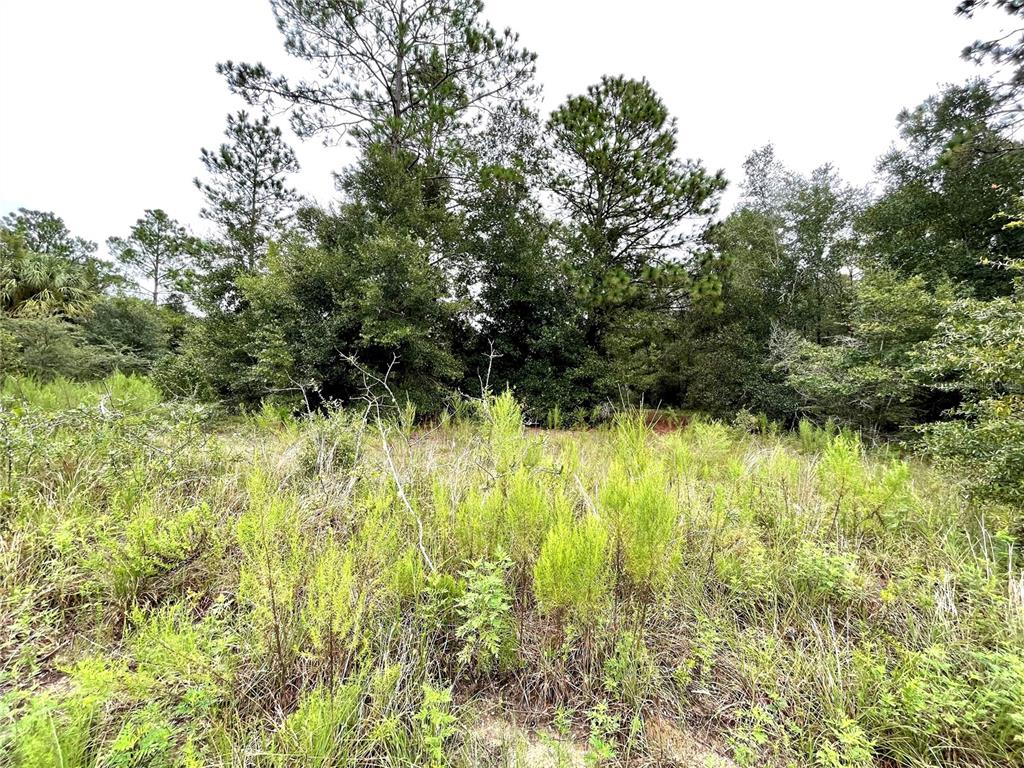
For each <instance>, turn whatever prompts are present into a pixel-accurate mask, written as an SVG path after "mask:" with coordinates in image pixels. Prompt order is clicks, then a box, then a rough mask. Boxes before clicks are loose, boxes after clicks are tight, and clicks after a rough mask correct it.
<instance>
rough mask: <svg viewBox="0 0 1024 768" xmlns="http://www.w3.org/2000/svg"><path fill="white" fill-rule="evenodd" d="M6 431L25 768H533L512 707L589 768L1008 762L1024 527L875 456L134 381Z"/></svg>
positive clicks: (15, 756) (49, 394) (19, 397)
mask: <svg viewBox="0 0 1024 768" xmlns="http://www.w3.org/2000/svg"><path fill="white" fill-rule="evenodd" d="M0 408H2V410H0V419H2V428H3V432H2V435H3V441H4V442H3V449H4V453H3V456H4V459H3V461H4V464H3V466H2V467H0V468H2V469H3V470H4V478H5V480H4V484H3V487H2V489H0V510H2V516H0V616H3V617H4V618H3V621H2V622H0V663H2V667H0V668H2V672H0V675H2V676H0V690H4V691H6V693H4V694H3V696H2V699H0V702H2V703H0V754H2V755H4V757H5V760H7V761H8V763H9V764H11V765H13V766H16V767H17V768H22V767H28V766H32V767H33V768H34V767H35V766H51V765H61V766H69V767H78V766H81V767H83V768H86V767H87V768H100V767H101V766H104V767H105V766H182V767H183V768H184V767H186V766H187V767H188V768H192V767H193V766H242V765H254V766H333V765H350V764H353V765H354V764H360V765H362V764H366V765H381V766H394V765H427V766H438V767H440V766H453V765H469V764H481V763H483V764H494V765H511V764H515V763H516V761H517V759H519V758H520V757H521V758H522V760H521V761H520V764H527V763H528V762H529V759H528V758H527V757H525V756H524V755H526V754H532V753H530V752H529V750H527V751H526V753H524V752H523V750H522V749H521V748H517V749H511V747H510V748H509V749H508V750H503V749H501V748H498V747H494V748H493V749H492V748H490V747H487V746H486V745H485V744H484V742H483V741H481V739H483V737H482V736H481V735H480V734H481V733H482V732H483V731H482V730H481V728H482V726H480V725H479V721H482V718H483V714H484V713H485V712H493V711H495V710H497V711H502V712H508V711H515V712H518V713H520V716H519V717H520V719H521V720H522V721H523V722H524V723H525V724H526V725H528V726H529V727H530V728H532V729H534V730H535V731H536V732H537V734H538V736H537V738H536V739H535V742H536V743H541V742H543V739H542V738H541V737H540V735H539V734H540V733H542V732H544V731H545V729H549V730H550V729H553V731H554V732H555V733H557V734H560V735H558V736H557V739H560V740H561V741H559V742H558V744H559V746H558V748H557V749H556V750H554V751H553V753H552V754H556V755H563V754H565V753H566V743H567V740H572V741H575V742H576V745H577V747H578V749H579V751H580V753H585V754H586V755H587V760H589V761H590V762H591V763H594V764H616V763H622V764H631V763H634V762H643V761H645V760H653V759H654V758H655V757H656V754H655V753H656V749H655V747H656V745H660V744H662V743H663V742H664V734H665V728H666V727H671V728H674V729H676V730H677V731H678V732H679V734H682V735H685V734H686V733H700V734H704V737H703V738H705V739H706V740H710V742H711V744H710V747H711V748H712V749H713V750H716V751H717V752H719V753H720V754H722V755H723V756H727V757H728V758H730V759H731V760H733V761H734V762H735V763H738V764H740V765H749V766H753V765H779V766H784V765H818V766H869V765H893V764H899V765H911V766H926V765H936V764H941V765H956V766H1007V765H1010V766H1013V765H1024V758H1022V755H1024V654H1022V652H1021V647H1022V643H1024V607H1022V606H1024V599H1022V597H1021V595H1022V587H1021V584H1022V583H1024V582H1022V579H1024V575H1022V570H1021V556H1020V553H1019V548H1020V546H1021V543H1022V542H1021V541H1020V540H1019V536H1020V532H1021V531H1022V530H1024V527H1022V526H1021V524H1020V511H1019V510H1014V509H1010V508H1007V507H1000V506H997V505H992V504H986V505H982V504H980V503H978V502H971V501H968V497H967V496H965V495H964V494H962V493H961V492H960V491H959V489H958V487H957V484H956V482H955V479H954V478H948V477H943V476H941V475H938V474H936V473H935V472H934V471H933V470H931V469H930V468H929V467H927V466H925V465H923V464H921V463H919V462H917V461H915V460H912V459H906V460H905V459H900V458H896V457H894V456H893V455H890V454H888V453H879V452H876V451H873V450H871V449H868V448H866V447H865V446H864V445H862V444H861V442H860V441H859V440H858V438H857V436H856V435H852V434H849V433H840V432H837V431H836V430H832V429H826V430H818V429H816V428H814V427H813V426H811V425H809V424H807V425H803V426H801V427H800V429H799V430H798V431H797V432H796V433H794V434H787V433H784V432H782V431H781V430H778V429H764V428H758V429H756V430H754V432H755V433H754V434H752V433H751V431H750V430H749V429H748V428H744V427H743V426H742V425H740V426H738V427H735V428H733V427H727V426H724V425H721V424H718V423H715V422H701V421H693V422H691V424H690V426H689V427H687V428H686V429H682V430H679V431H675V432H669V433H667V434H653V433H652V432H651V430H650V429H649V428H648V427H647V426H646V423H645V420H644V418H643V416H642V414H629V413H625V414H622V415H621V416H620V417H619V418H618V419H617V420H616V423H615V425H614V426H613V427H612V428H610V429H602V430H593V431H588V432H564V431H558V432H548V433H538V432H528V431H527V430H525V429H524V427H523V423H522V412H521V410H520V409H519V407H518V405H517V404H516V403H515V400H514V399H513V398H512V396H511V395H510V394H508V393H505V394H503V395H501V396H499V397H496V398H491V399H488V400H487V401H485V402H484V403H483V405H482V407H480V408H478V409H477V410H478V414H477V417H476V418H475V420H474V419H471V418H470V417H469V416H468V415H465V414H464V415H463V416H461V417H460V418H458V419H449V420H448V421H446V422H445V423H444V424H442V425H439V426H434V427H431V428H429V429H419V428H415V427H413V426H412V424H411V417H412V415H411V414H406V416H405V418H404V420H401V421H400V422H396V423H395V424H389V425H385V426H384V427H383V428H381V429H376V428H373V429H367V425H366V424H365V423H364V422H363V420H362V417H361V416H360V415H359V414H349V413H346V412H344V411H335V412H331V413H327V414H322V415H315V416H310V417H303V418H295V417H293V416H292V415H291V414H288V413H285V412H282V411H280V410H279V409H273V408H270V407H269V406H268V407H267V408H264V409H263V410H262V411H260V412H258V413H256V414H252V415H250V416H248V417H246V418H245V419H244V421H242V422H240V423H238V424H236V425H235V428H234V429H223V428H218V429H217V430H213V429H211V428H210V426H209V424H208V422H207V421H206V417H205V414H203V413H202V412H198V411H196V410H195V409H194V408H192V407H191V406H187V405H185V404H178V403H161V402H160V401H159V398H158V396H157V395H156V393H155V391H154V390H153V389H152V388H151V387H150V386H149V385H148V384H147V383H146V382H145V381H144V380H140V379H132V378H128V377H120V376H119V377H114V378H112V379H111V380H109V381H106V382H103V383H99V384H95V385H89V386H81V385H73V384H70V383H68V382H61V381H57V382H51V383H48V384H45V385H41V384H38V383H36V382H32V381H28V380H20V379H10V378H9V379H7V380H6V381H5V382H4V383H3V387H2V396H0ZM382 440H386V441H388V442H387V445H386V446H385V444H384V443H383V442H382ZM666 724H668V725H666ZM530 738H532V737H530ZM545 738H550V737H545ZM680 738H683V736H680ZM574 748H575V747H574ZM660 748H661V747H658V749H660ZM509 750H511V751H509ZM517 754H518V755H519V757H517Z"/></svg>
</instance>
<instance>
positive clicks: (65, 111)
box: [0, 0, 1005, 243]
mask: <svg viewBox="0 0 1024 768" xmlns="http://www.w3.org/2000/svg"><path fill="white" fill-rule="evenodd" d="M486 4H487V11H486V15H487V16H488V18H489V19H490V20H491V21H492V23H493V24H494V25H495V26H496V27H499V28H502V27H505V26H511V27H512V28H513V29H516V30H518V31H519V32H520V33H521V35H522V41H523V42H524V44H525V45H527V46H528V47H529V48H531V49H532V50H534V51H536V52H537V53H538V54H539V60H538V78H539V80H540V82H541V83H543V85H544V106H545V110H546V111H550V109H551V108H553V107H555V106H557V104H558V103H560V102H561V101H562V100H563V99H564V97H565V96H566V95H568V94H570V93H579V92H581V91H582V90H584V89H585V88H586V86H587V85H589V84H591V83H593V82H595V81H596V80H597V79H598V78H599V77H600V76H601V75H602V74H605V73H607V74H626V75H628V76H633V77H640V76H646V77H647V78H648V79H649V80H650V81H651V83H652V84H653V85H654V87H655V88H656V89H657V91H658V92H659V93H660V94H661V95H662V97H663V98H664V100H665V101H666V103H667V104H668V106H669V108H670V110H671V111H672V112H673V114H675V115H676V116H677V117H678V119H679V125H680V140H681V142H680V143H681V149H682V154H683V155H684V156H686V157H700V158H702V159H703V160H704V161H705V163H706V164H707V165H708V166H709V167H711V168H724V169H725V170H726V172H727V175H728V177H729V179H730V180H731V181H732V182H733V187H734V188H735V186H736V185H737V183H738V182H739V180H740V178H741V164H742V161H743V158H744V157H745V156H746V155H747V153H748V152H750V150H751V149H753V148H754V147H757V146H760V145H762V144H764V143H766V142H769V141H771V142H774V143H775V145H776V148H777V151H778V154H779V156H780V158H781V159H782V160H783V161H784V162H785V163H786V164H787V165H789V166H791V167H793V168H795V169H797V170H800V171H804V172H806V171H809V170H811V169H812V168H814V167H815V166H817V165H820V164H821V163H824V162H832V163H834V164H835V165H836V166H837V167H838V169H839V171H840V172H841V173H842V174H843V175H844V176H845V177H846V178H847V179H848V180H850V181H852V182H855V183H858V184H864V183H867V182H868V181H869V180H870V178H871V175H872V167H873V165H874V161H875V158H876V157H877V156H878V155H879V154H881V153H882V152H883V151H884V150H885V149H886V148H887V146H888V145H889V144H890V143H891V142H892V141H893V139H894V138H895V136H896V131H895V115H896V114H897V112H898V111H899V110H900V108H902V107H904V106H914V105H916V104H917V103H919V102H920V101H921V100H922V99H923V98H925V97H926V96H928V95H929V94H931V93H934V92H935V91H936V89H937V87H938V85H940V84H942V83H946V82H961V81H963V80H965V79H967V78H968V77H971V76H972V75H975V74H977V73H978V70H977V68H975V67H974V66H972V65H970V64H967V63H965V62H963V61H961V60H960V58H959V52H960V50H961V48H962V47H963V46H964V45H966V44H967V43H969V42H970V41H971V40H973V39H975V38H977V37H980V36H986V35H987V34H989V33H991V32H995V31H998V29H999V28H1000V26H1001V25H1002V24H1003V18H1004V17H1005V14H1002V13H989V14H988V15H986V16H983V17H979V18H978V19H975V20H974V21H967V20H964V19H960V18H957V17H955V16H954V15H953V8H954V6H955V4H956V2H955V0H859V2H855V3H848V2H840V1H839V0H774V1H773V2H765V0H732V1H731V2H707V1H706V0H629V1H628V2H622V1H621V0H487V3H486ZM225 59H234V60H235V61H255V60H262V61H264V62H265V63H267V64H268V65H269V66H271V67H272V68H279V69H280V68H281V65H284V66H285V67H288V64H289V62H288V59H287V57H285V55H284V53H283V51H282V46H281V39H280V35H279V33H278V32H277V29H276V28H275V26H274V20H273V15H272V13H271V10H270V5H269V2H267V1H266V0H175V1H174V2H157V1H156V0H95V1H94V2H83V1H82V0H50V1H49V2H40V1H35V2H25V1H24V0H0V214H2V213H6V212H7V211H9V210H12V209H14V208H18V207H27V208H36V209H41V210H52V211H54V212H56V213H58V214H59V215H61V216H63V217H64V219H65V220H66V222H67V223H68V225H69V227H70V228H71V230H72V231H73V232H75V233H76V234H80V235H82V236H85V237H88V238H90V239H92V240H95V241H97V242H101V243H102V242H103V241H104V240H105V239H106V238H107V237H108V236H110V235H112V234H122V233H124V232H126V231H127V229H128V228H129V227H130V226H131V224H132V223H133V222H134V221H135V219H136V218H138V217H139V216H140V215H141V214H142V211H143V210H144V209H145V208H156V207H161V208H164V209H165V210H167V211H168V213H170V214H171V215H172V216H174V217H176V218H178V219H179V220H181V221H183V222H186V223H188V224H189V225H191V226H193V227H194V228H195V229H196V230H197V231H202V228H203V225H202V223H201V221H200V220H199V218H198V215H197V212H198V209H199V207H200V206H201V200H200V197H199V193H198V192H197V191H196V190H195V189H194V188H193V186H192V178H193V177H194V176H195V175H197V174H198V173H199V172H200V171H201V167H200V164H199V160H198V156H199V149H200V147H203V146H207V147H213V146H216V145H218V144H219V143H220V140H221V132H222V131H223V127H224V117H225V115H226V113H227V112H229V111H234V110H237V109H238V108H239V107H241V106H243V104H242V102H241V101H240V100H239V99H237V98H235V97H233V96H231V94H229V93H228V90H227V88H226V86H225V85H224V83H223V81H222V79H221V78H220V77H219V76H218V75H217V74H216V72H215V71H214V65H215V64H216V63H217V62H218V61H223V60H225ZM293 144H295V145H296V149H297V152H298V155H299V159H300V161H301V162H302V164H303V170H302V173H301V174H300V175H299V177H298V178H297V179H296V185H297V186H298V187H299V189H300V191H302V192H304V193H305V194H307V195H308V196H310V197H313V198H315V199H317V200H319V201H320V202H322V203H327V202H329V201H330V200H332V199H333V197H334V190H333V184H332V180H331V171H332V170H337V169H339V168H340V167H342V166H343V165H344V164H345V161H346V151H345V150H344V149H343V148H333V149H325V148H323V147H321V146H319V145H318V144H317V143H316V142H307V143H305V144H303V145H301V146H300V145H298V141H297V140H294V141H293Z"/></svg>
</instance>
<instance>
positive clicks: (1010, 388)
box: [919, 284, 1024, 502]
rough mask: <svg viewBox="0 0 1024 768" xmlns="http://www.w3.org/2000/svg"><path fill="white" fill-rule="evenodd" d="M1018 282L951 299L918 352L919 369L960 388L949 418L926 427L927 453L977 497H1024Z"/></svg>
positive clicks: (1023, 305) (1021, 290) (1023, 365)
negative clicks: (987, 295) (996, 291)
mask: <svg viewBox="0 0 1024 768" xmlns="http://www.w3.org/2000/svg"><path fill="white" fill-rule="evenodd" d="M1022 352H1024V287H1021V286H1020V285H1019V284H1018V286H1017V288H1016V291H1015V292H1014V293H1013V295H1011V296H1007V297H1002V298H999V299H995V300H993V301H989V302H982V301H978V300H975V299H964V300H961V301H958V302H956V303H955V304H954V305H953V306H952V307H951V309H950V311H949V314H948V315H947V316H946V318H944V320H943V321H942V323H941V324H940V325H939V328H938V330H937V332H936V334H935V336H934V338H933V339H932V340H931V341H930V342H929V343H928V344H927V345H926V346H925V348H924V349H923V350H922V353H921V355H920V357H919V370H920V371H921V373H922V374H924V375H926V376H928V377H929V378H931V379H933V380H935V381H936V382H938V384H937V385H936V386H938V387H940V388H942V389H948V390H952V391H955V392H959V393H960V395H961V397H962V401H961V405H960V406H959V408H957V409H956V410H955V411H954V415H955V416H957V417H959V418H958V419H957V420H955V421H948V422H940V423H936V424H931V425H929V426H926V427H924V430H923V431H924V432H925V435H926V438H927V441H928V446H929V449H930V450H931V452H932V453H933V454H934V455H935V456H936V457H938V458H939V460H940V461H942V462H944V463H946V464H947V465H948V466H950V467H951V468H953V469H954V470H955V471H956V472H957V473H959V474H960V475H961V476H962V477H963V478H964V479H965V480H967V481H968V482H969V483H970V484H971V486H972V487H973V488H974V489H975V490H976V491H977V492H978V493H980V494H982V495H988V496H991V497H994V498H1002V499H1005V500H1007V501H1010V502H1020V501H1021V499H1024V354H1022Z"/></svg>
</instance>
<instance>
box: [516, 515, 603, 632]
mask: <svg viewBox="0 0 1024 768" xmlns="http://www.w3.org/2000/svg"><path fill="white" fill-rule="evenodd" d="M608 569H609V562H608V532H607V531H606V530H605V527H604V526H603V525H602V523H601V521H600V520H599V519H598V518H597V517H596V516H594V515H587V516H586V517H584V518H583V519H582V520H580V521H578V522H576V521H572V520H563V521H561V522H559V523H558V524H557V525H555V527H554V528H552V529H551V531H550V532H549V533H548V535H547V538H546V539H545V540H544V545H543V546H542V547H541V551H540V556H539V557H538V558H537V563H536V565H535V566H534V569H533V590H534V595H535V596H536V598H537V604H538V606H539V607H540V609H541V610H542V611H544V612H546V613H555V614H562V613H568V614H571V615H573V616H575V617H577V618H580V619H583V618H586V619H587V620H588V621H593V619H594V617H595V616H596V615H598V613H599V611H600V609H601V607H602V606H603V604H604V602H605V600H606V599H607V597H608Z"/></svg>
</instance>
